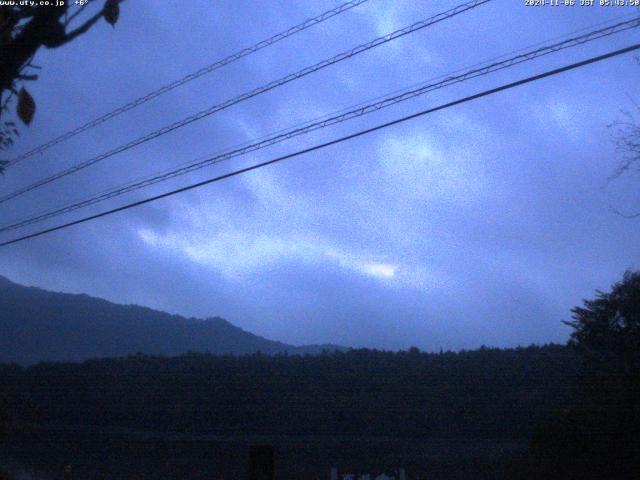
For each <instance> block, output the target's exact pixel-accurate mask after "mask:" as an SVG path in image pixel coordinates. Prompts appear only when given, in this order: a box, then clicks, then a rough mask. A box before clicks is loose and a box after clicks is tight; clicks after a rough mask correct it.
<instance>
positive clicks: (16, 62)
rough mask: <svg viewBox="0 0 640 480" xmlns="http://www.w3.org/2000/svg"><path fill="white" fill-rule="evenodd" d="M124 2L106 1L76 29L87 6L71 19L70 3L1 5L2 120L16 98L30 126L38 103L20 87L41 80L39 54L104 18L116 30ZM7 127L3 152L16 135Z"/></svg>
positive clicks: (0, 144)
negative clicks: (76, 22)
mask: <svg viewBox="0 0 640 480" xmlns="http://www.w3.org/2000/svg"><path fill="white" fill-rule="evenodd" d="M121 1H122V0H106V1H105V3H104V5H103V7H102V9H100V10H99V11H98V12H97V13H96V14H94V15H93V16H91V17H90V18H88V19H86V20H85V21H84V22H83V23H81V24H80V25H78V26H77V27H75V28H72V22H73V21H74V20H76V19H77V18H79V17H80V15H81V14H82V13H83V11H84V10H85V7H86V3H85V4H84V5H82V6H80V7H77V9H76V11H75V12H74V13H72V14H71V15H69V4H70V3H71V2H61V4H60V5H55V6H54V5H40V4H39V3H40V2H14V4H13V5H0V58H1V59H2V62H0V118H1V117H2V116H3V115H5V114H6V113H7V112H9V105H10V104H11V101H12V99H13V98H14V97H17V99H18V101H17V105H16V114H17V116H18V118H19V119H20V120H21V121H22V122H23V123H24V124H25V125H30V124H31V122H32V120H33V118H34V115H35V112H36V102H35V100H34V99H33V97H32V96H31V95H30V94H29V93H28V92H27V90H26V89H25V88H24V87H22V86H21V85H22V83H23V82H25V81H33V80H37V78H38V76H37V75H36V74H34V73H33V70H34V69H38V68H39V67H37V66H36V65H34V64H33V63H32V61H33V58H34V56H35V55H36V53H37V51H38V50H39V49H40V47H46V48H58V47H61V46H62V45H66V44H67V43H69V42H71V41H72V40H74V39H76V38H77V37H79V36H80V35H82V34H84V33H85V32H87V31H88V30H89V29H90V28H91V27H92V26H93V25H95V24H96V23H97V22H98V21H99V20H100V19H101V18H104V19H105V21H107V22H108V23H109V24H110V25H112V26H115V24H116V22H117V21H118V17H119V14H120V3H121ZM47 3H48V2H47ZM36 4H38V5H36ZM6 127H7V124H6V122H5V124H4V128H2V129H0V150H4V149H7V148H9V147H11V146H13V143H14V137H15V136H16V135H17V129H16V128H15V125H12V126H11V128H6ZM5 166H6V162H4V161H0V173H1V172H2V171H3V168H4V167H5Z"/></svg>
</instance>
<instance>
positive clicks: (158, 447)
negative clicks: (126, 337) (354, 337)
mask: <svg viewBox="0 0 640 480" xmlns="http://www.w3.org/2000/svg"><path fill="white" fill-rule="evenodd" d="M573 314H574V315H573V319H574V321H573V322H569V325H571V326H572V327H573V328H574V332H573V334H572V336H571V341H570V343H569V346H560V345H548V346H542V347H538V346H531V347H527V348H517V349H488V348H481V349H479V350H475V351H461V352H441V353H422V352H420V351H419V350H418V349H417V348H412V349H410V350H409V351H406V352H380V351H375V350H352V351H348V352H340V351H336V352H333V353H329V352H325V353H323V354H321V355H305V356H288V355H276V356H267V355H262V354H254V355H247V356H239V357H238V356H233V355H223V356H215V355H210V354H196V353H191V354H187V355H181V356H178V357H163V356H150V355H133V356H129V357H126V358H106V359H99V360H90V361H85V362H83V363H40V364H38V365H33V366H30V367H27V368H25V367H21V366H19V365H16V364H12V365H0V392H1V393H2V395H0V401H1V402H2V403H1V405H0V414H1V416H0V421H1V424H0V433H1V434H2V438H1V439H0V462H1V463H0V478H2V477H5V478H7V479H10V480H23V479H34V478H38V476H40V477H41V478H43V479H50V478H53V479H59V478H64V479H65V480H66V479H72V478H77V479H88V480H92V479H111V478H118V479H134V478H136V479H178V478H184V479H199V478H202V479H204V478H207V479H212V478H213V479H222V478H227V479H229V478H231V479H243V478H249V480H262V479H265V480H272V479H273V478H277V479H279V480H287V479H292V480H293V479H322V478H325V479H326V478H329V469H330V468H331V467H334V466H335V467H338V468H339V470H340V471H341V472H351V473H373V474H374V475H377V474H378V473H381V472H383V471H384V472H392V471H394V470H395V469H399V468H402V469H404V472H406V476H405V478H406V479H407V480H409V479H411V480H415V479H417V478H422V479H429V480H449V479H451V480H453V479H470V480H471V479H474V480H477V479H510V480H512V479H522V480H533V479H536V480H537V479H542V478H544V479H562V480H569V479H576V480H578V479H580V480H602V479H607V480H618V479H620V480H631V479H635V478H637V473H638V471H637V469H636V465H638V464H640V272H636V273H631V272H628V273H626V274H625V276H624V278H623V281H622V282H619V283H617V284H615V285H614V286H613V289H612V292H611V293H602V292H599V293H598V297H597V298H596V299H595V300H590V301H585V308H581V307H576V308H575V309H574V310H573ZM72 426H73V427H72ZM150 432H153V433H150ZM257 444H261V445H265V444H266V445H269V446H271V447H273V450H271V448H269V450H268V451H269V457H270V456H271V454H272V453H274V456H275V472H273V473H275V477H274V476H273V475H266V476H261V475H255V476H249V448H250V446H255V445H257ZM255 453H256V449H254V450H253V451H252V454H253V460H254V463H253V465H254V466H255V464H256V463H255V460H256V455H255ZM269 465H271V463H270V462H269ZM253 471H254V473H255V471H256V470H253ZM25 472H26V473H25ZM398 477H400V478H398ZM398 477H395V479H396V480H404V479H403V478H402V476H400V472H399V475H398ZM347 478H349V477H347ZM365 478H366V477H365ZM370 478H376V477H375V476H374V477H370ZM391 478H394V477H391ZM2 480H4V478H2ZM341 480H345V477H342V478H341ZM351 480H355V479H354V477H351ZM358 480H362V477H360V478H359V479H358Z"/></svg>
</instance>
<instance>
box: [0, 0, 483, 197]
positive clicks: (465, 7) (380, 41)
mask: <svg viewBox="0 0 640 480" xmlns="http://www.w3.org/2000/svg"><path fill="white" fill-rule="evenodd" d="M490 1H492V0H472V1H469V2H466V3H464V4H461V5H458V6H457V7H454V8H452V9H450V10H447V11H446V12H442V13H439V14H437V15H435V16H433V17H430V18H428V19H426V20H422V21H419V22H416V23H414V24H412V25H409V26H408V27H405V28H402V29H400V30H396V31H394V32H392V33H389V34H387V35H384V36H382V37H378V38H376V39H374V40H372V41H370V42H367V43H364V44H362V45H359V46H357V47H354V48H352V49H351V50H348V51H346V52H342V53H340V54H338V55H335V56H334V57H331V58H329V59H327V60H323V61H321V62H319V63H316V64H315V65H312V66H310V67H306V68H303V69H302V70H299V71H297V72H296V73H292V74H289V75H287V76H285V77H282V78H280V79H278V80H274V81H272V82H270V83H268V84H266V85H263V86H261V87H258V88H256V89H254V90H251V91H249V92H246V93H243V94H242V95H239V96H237V97H234V98H232V99H230V100H227V101H225V102H223V103H220V104H217V105H214V106H212V107H210V108H208V109H206V110H202V111H201V112H198V113H196V114H193V115H190V116H188V117H186V118H184V119H182V120H179V121H177V122H174V123H172V124H171V125H168V126H166V127H163V128H160V129H158V130H155V131H153V132H151V133H149V134H147V135H144V136H142V137H139V138H137V139H135V140H132V141H130V142H128V143H125V144H123V145H120V146H119V147H116V148H114V149H112V150H109V151H107V152H105V153H103V154H101V155H98V156H96V157H93V158H91V159H89V160H85V161H84V162H81V163H78V164H75V165H73V166H71V167H69V168H67V169H65V170H62V171H60V172H58V173H55V174H53V175H51V176H49V177H46V178H44V179H41V180H38V181H36V182H34V183H32V184H30V185H27V186H26V187H23V188H20V189H18V190H15V191H13V192H11V193H9V194H7V195H4V196H2V197H0V203H4V202H6V201H8V200H11V199H13V198H16V197H18V196H20V195H23V194H24V193H27V192H30V191H31V190H35V189H36V188H39V187H41V186H43V185H46V184H48V183H51V182H53V181H55V180H58V179H60V178H63V177H66V176H68V175H71V174H73V173H75V172H78V171H80V170H83V169H85V168H87V167H89V166H91V165H94V164H96V163H98V162H100V161H102V160H105V159H106V158H109V157H112V156H114V155H116V154H118V153H121V152H124V151H125V150H129V149H131V148H133V147H136V146H138V145H141V144H143V143H145V142H148V141H150V140H153V139H155V138H158V137H160V136H162V135H165V134H167V133H169V132H172V131H174V130H176V129H178V128H182V127H184V126H186V125H189V124H191V123H193V122H196V121H198V120H201V119H203V118H205V117H208V116H210V115H212V114H214V113H216V112H219V111H221V110H224V109H226V108H229V107H231V106H232V105H236V104H238V103H240V102H243V101H245V100H248V99H250V98H253V97H255V96H257V95H260V94H262V93H265V92H268V91H270V90H273V89H274V88H277V87H280V86H282V85H285V84H287V83H290V82H292V81H294V80H298V79H299V78H302V77H304V76H306V75H309V74H311V73H314V72H317V71H318V70H321V69H323V68H326V67H329V66H331V65H334V64H336V63H338V62H341V61H344V60H347V59H349V58H351V57H354V56H356V55H358V54H360V53H362V52H365V51H368V50H371V49H373V48H375V47H378V46H380V45H384V44H386V43H388V42H391V41H393V40H396V39H398V38H400V37H403V36H405V35H409V34H411V33H414V32H417V31H419V30H422V29H424V28H427V27H429V26H431V25H435V24H436V23H439V22H442V21H444V20H447V19H449V18H452V17H455V16H456V15H460V14H461V13H464V12H467V11H469V10H471V9H473V8H476V7H478V6H480V5H483V4H485V3H488V2H490Z"/></svg>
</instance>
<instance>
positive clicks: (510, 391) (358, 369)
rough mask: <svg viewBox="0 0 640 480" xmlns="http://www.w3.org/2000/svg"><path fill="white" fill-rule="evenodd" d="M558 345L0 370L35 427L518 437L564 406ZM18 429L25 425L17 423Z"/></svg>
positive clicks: (566, 382)
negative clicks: (28, 409)
mask: <svg viewBox="0 0 640 480" xmlns="http://www.w3.org/2000/svg"><path fill="white" fill-rule="evenodd" d="M577 373H578V362H577V357H576V355H575V353H574V351H573V350H572V349H570V348H568V347H565V346H560V345H547V346H530V347H526V348H516V349H495V348H481V349H479V350H475V351H460V352H444V353H423V352H420V351H419V350H418V349H416V348H412V349H410V350H409V351H404V352H388V351H376V350H366V349H361V350H351V351H348V352H339V351H336V352H331V353H330V352H325V353H324V354H322V355H314V356H312V355H305V356H297V355H296V356H294V355H289V356H288V355H276V356H269V355H263V354H254V355H246V356H232V355H222V356H215V355H210V354H202V353H189V354H186V355H182V356H178V357H163V356H152V355H142V354H139V355H132V356H129V357H126V358H110V359H99V360H89V361H85V362H83V363H40V364H37V365H33V366H30V367H26V368H25V367H22V366H19V365H15V364H13V365H2V366H0V386H1V388H2V389H3V390H5V391H13V392H15V393H16V395H17V396H19V397H20V398H23V399H25V401H26V402H28V404H29V405H30V406H31V409H32V410H33V411H35V412H37V415H36V416H37V419H38V421H39V422H42V423H45V424H65V425H94V426H105V427H106V426H108V427H124V428H132V429H140V430H154V431H177V432H194V433H218V434H233V435H239V434H266V435H280V434H282V435H294V434H296V435H297V434H310V435H362V436H387V435H388V436H415V437H421V436H429V437H474V438H484V437H486V438H497V437H513V438H524V437H529V436H530V435H532V434H533V432H534V431H535V429H536V427H537V426H538V425H540V424H542V423H544V422H545V421H548V420H549V419H550V418H551V417H552V416H553V415H554V414H556V413H558V412H559V411H561V410H562V409H566V408H567V407H568V405H569V404H570V402H571V398H572V391H573V385H574V384H575V379H576V375H577ZM25 421H32V420H29V419H26V420H25Z"/></svg>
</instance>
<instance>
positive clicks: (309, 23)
mask: <svg viewBox="0 0 640 480" xmlns="http://www.w3.org/2000/svg"><path fill="white" fill-rule="evenodd" d="M368 1H369V0H352V1H349V2H345V3H343V4H342V5H340V6H338V7H336V8H333V9H331V10H328V11H326V12H324V13H322V14H320V15H318V16H317V17H313V18H309V19H307V20H305V21H304V22H302V23H299V24H298V25H295V26H293V27H291V28H289V29H287V30H285V31H283V32H280V33H278V34H276V35H273V36H272V37H269V38H267V39H265V40H262V41H260V42H258V43H256V44H255V45H252V46H250V47H247V48H244V49H242V50H240V51H238V52H236V53H233V54H231V55H229V56H228V57H225V58H223V59H221V60H218V61H216V62H214V63H212V64H210V65H207V66H206V67H202V68H201V69H199V70H197V71H195V72H193V73H190V74H188V75H185V76H184V77H182V78H179V79H177V80H174V81H173V82H171V83H168V84H167V85H164V86H162V87H160V88H158V89H156V90H154V91H152V92H150V93H148V94H146V95H144V96H142V97H140V98H137V99H135V100H133V101H131V102H129V103H127V104H125V105H122V106H121V107H118V108H116V109H114V110H112V111H110V112H109V113H106V114H104V115H102V116H101V117H98V118H95V119H94V120H91V121H89V122H87V123H85V124H83V125H80V126H79V127H77V128H74V129H73V130H70V131H68V132H66V133H64V134H62V135H60V136H58V137H56V138H53V139H52V140H49V141H48V142H46V143H43V144H42V145H38V146H37V147H36V148H34V149H32V150H29V151H28V152H25V153H23V154H22V155H19V156H17V157H15V158H13V159H11V160H9V163H8V166H11V165H14V164H16V163H18V162H20V161H22V160H24V159H26V158H29V157H32V156H33V155H36V154H37V153H42V152H44V151H45V150H47V149H49V148H51V147H53V146H54V145H58V144H59V143H62V142H64V141H66V140H69V139H70V138H73V137H75V136H76V135H79V134H81V133H82V132H84V131H86V130H89V129H91V128H94V127H96V126H98V125H100V124H102V123H104V122H106V121H108V120H111V119H112V118H115V117H117V116H119V115H121V114H123V113H125V112H128V111H129V110H132V109H134V108H136V107H138V106H140V105H142V104H143V103H147V102H149V101H150V100H153V99H154V98H157V97H159V96H161V95H164V94H165V93H168V92H170V91H171V90H173V89H175V88H178V87H180V86H182V85H184V84H185V83H188V82H191V81H192V80H195V79H196V78H200V77H202V76H203V75H207V74H208V73H211V72H213V71H215V70H218V69H219V68H222V67H224V66H226V65H229V64H230V63H233V62H235V61H237V60H240V59H241V58H244V57H246V56H248V55H251V54H252V53H255V52H257V51H259V50H262V49H263V48H265V47H268V46H270V45H273V44H275V43H278V42H279V41H281V40H284V39H285V38H288V37H291V36H292V35H295V34H296V33H300V32H302V31H304V30H306V29H308V28H310V27H313V26H314V25H318V24H319V23H322V22H324V21H326V20H329V19H330V18H332V17H335V16H336V15H340V14H341V13H343V12H346V11H347V10H350V9H352V8H354V7H357V6H358V5H360V4H363V3H365V2H368Z"/></svg>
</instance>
